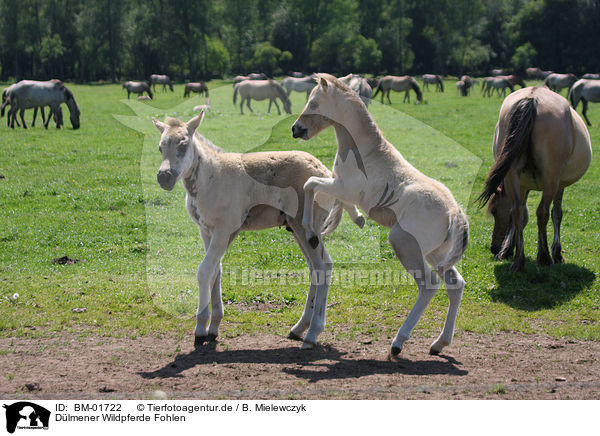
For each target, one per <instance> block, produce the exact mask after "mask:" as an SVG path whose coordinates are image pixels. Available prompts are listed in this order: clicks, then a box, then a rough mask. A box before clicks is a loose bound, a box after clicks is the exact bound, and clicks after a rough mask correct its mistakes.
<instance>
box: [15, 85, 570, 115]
mask: <svg viewBox="0 0 600 436" xmlns="http://www.w3.org/2000/svg"><path fill="white" fill-rule="evenodd" d="M579 87H580V85H579V84H574V85H573V86H571V89H569V95H568V97H567V98H568V99H569V101H570V102H571V106H573V109H577V105H578V104H579V93H580V92H579ZM3 108H4V106H3ZM3 112H4V109H3ZM3 115H4V113H3Z"/></svg>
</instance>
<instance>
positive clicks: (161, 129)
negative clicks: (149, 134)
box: [152, 117, 167, 133]
mask: <svg viewBox="0 0 600 436" xmlns="http://www.w3.org/2000/svg"><path fill="white" fill-rule="evenodd" d="M152 122H153V123H154V125H155V126H156V128H157V129H158V131H159V132H160V133H162V132H164V131H165V129H166V128H167V125H166V124H165V123H163V122H161V121H158V120H157V119H156V118H154V117H152Z"/></svg>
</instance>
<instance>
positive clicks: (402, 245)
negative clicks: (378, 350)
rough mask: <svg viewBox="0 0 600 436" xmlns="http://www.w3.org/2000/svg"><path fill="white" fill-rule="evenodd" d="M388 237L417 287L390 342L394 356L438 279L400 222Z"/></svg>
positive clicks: (436, 286) (429, 300) (434, 291)
mask: <svg viewBox="0 0 600 436" xmlns="http://www.w3.org/2000/svg"><path fill="white" fill-rule="evenodd" d="M388 239H389V241H390V244H391V245H392V248H393V249H394V252H395V253H396V257H397V258H398V260H400V262H401V263H402V266H404V268H405V269H406V271H408V273H409V274H410V275H411V276H412V277H413V279H414V280H415V282H416V283H417V286H418V288H419V296H418V297H417V301H416V302H415V305H414V306H413V308H412V309H411V311H410V313H409V314H408V317H407V318H406V321H404V324H402V327H400V329H399V330H398V334H397V335H396V337H395V338H394V341H393V342H392V348H391V355H392V356H396V355H398V353H400V351H402V347H403V346H404V342H406V340H408V338H410V334H411V333H412V331H413V329H414V328H415V326H416V325H417V322H418V321H419V319H420V318H421V316H422V315H423V312H425V309H426V308H427V306H428V305H429V303H430V302H431V299H432V298H433V296H434V295H435V293H436V292H437V290H438V288H439V287H440V281H439V278H438V276H437V275H436V274H434V273H433V271H431V268H429V265H427V262H425V258H424V257H423V252H422V251H421V247H420V246H419V242H418V241H417V240H416V239H415V237H414V236H413V235H411V234H410V233H408V232H406V231H405V230H403V229H402V227H400V224H398V223H396V224H395V225H394V227H392V231H391V232H390V235H389V238H388Z"/></svg>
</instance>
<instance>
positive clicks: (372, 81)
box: [367, 77, 379, 89]
mask: <svg viewBox="0 0 600 436" xmlns="http://www.w3.org/2000/svg"><path fill="white" fill-rule="evenodd" d="M367 83H368V84H369V86H370V87H371V89H376V88H377V87H378V86H379V79H378V78H377V77H368V78H367Z"/></svg>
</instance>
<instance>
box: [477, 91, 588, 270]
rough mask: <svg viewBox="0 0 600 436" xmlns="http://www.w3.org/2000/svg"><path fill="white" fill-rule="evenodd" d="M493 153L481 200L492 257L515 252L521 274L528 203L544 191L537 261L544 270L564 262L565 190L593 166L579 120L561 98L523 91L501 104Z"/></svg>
mask: <svg viewBox="0 0 600 436" xmlns="http://www.w3.org/2000/svg"><path fill="white" fill-rule="evenodd" d="M493 148H494V156H495V157H496V162H495V164H494V166H493V168H492V170H491V171H490V174H489V176H488V179H487V180H486V189H485V191H484V193H483V194H482V196H481V197H480V198H482V199H483V200H487V199H490V205H489V207H488V209H489V210H490V212H491V213H492V214H493V215H494V218H495V224H494V232H493V235H492V246H491V249H492V252H494V254H497V257H498V258H500V259H504V258H507V257H509V256H510V255H511V254H512V251H513V249H516V254H515V260H514V262H513V264H512V265H511V271H520V270H522V269H523V267H524V262H525V254H524V247H523V228H524V226H525V225H526V223H527V218H528V213H527V209H526V199H527V195H528V193H529V191H531V190H535V191H542V200H541V202H540V205H539V207H538V209H537V212H536V214H537V219H538V258H537V261H538V263H539V264H544V265H548V264H552V263H560V262H562V261H563V258H562V254H561V245H560V222H561V219H562V206H561V205H562V196H563V190H564V188H565V187H567V186H569V185H571V184H573V183H575V182H576V181H577V180H579V179H580V178H581V177H582V176H583V174H584V173H585V172H586V171H587V169H588V167H589V164H590V161H591V142H590V137H589V133H588V131H587V128H586V127H585V124H584V123H583V120H582V119H581V117H580V116H579V115H578V114H577V113H576V112H575V111H574V110H573V109H572V108H571V107H570V106H569V103H568V101H567V100H566V99H565V98H563V97H562V96H560V95H558V94H556V93H554V92H552V91H550V90H548V89H547V88H545V87H539V88H524V89H521V90H519V91H516V92H514V93H513V94H511V95H509V96H508V97H507V98H506V100H505V101H504V103H503V105H502V108H501V109H500V116H499V119H498V124H497V126H496V133H495V135H494V146H493ZM552 202H554V208H553V210H552V220H553V223H554V241H553V244H552V257H550V254H549V252H548V245H547V236H546V226H547V222H548V218H549V210H550V203H552ZM509 230H510V231H509Z"/></svg>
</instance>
